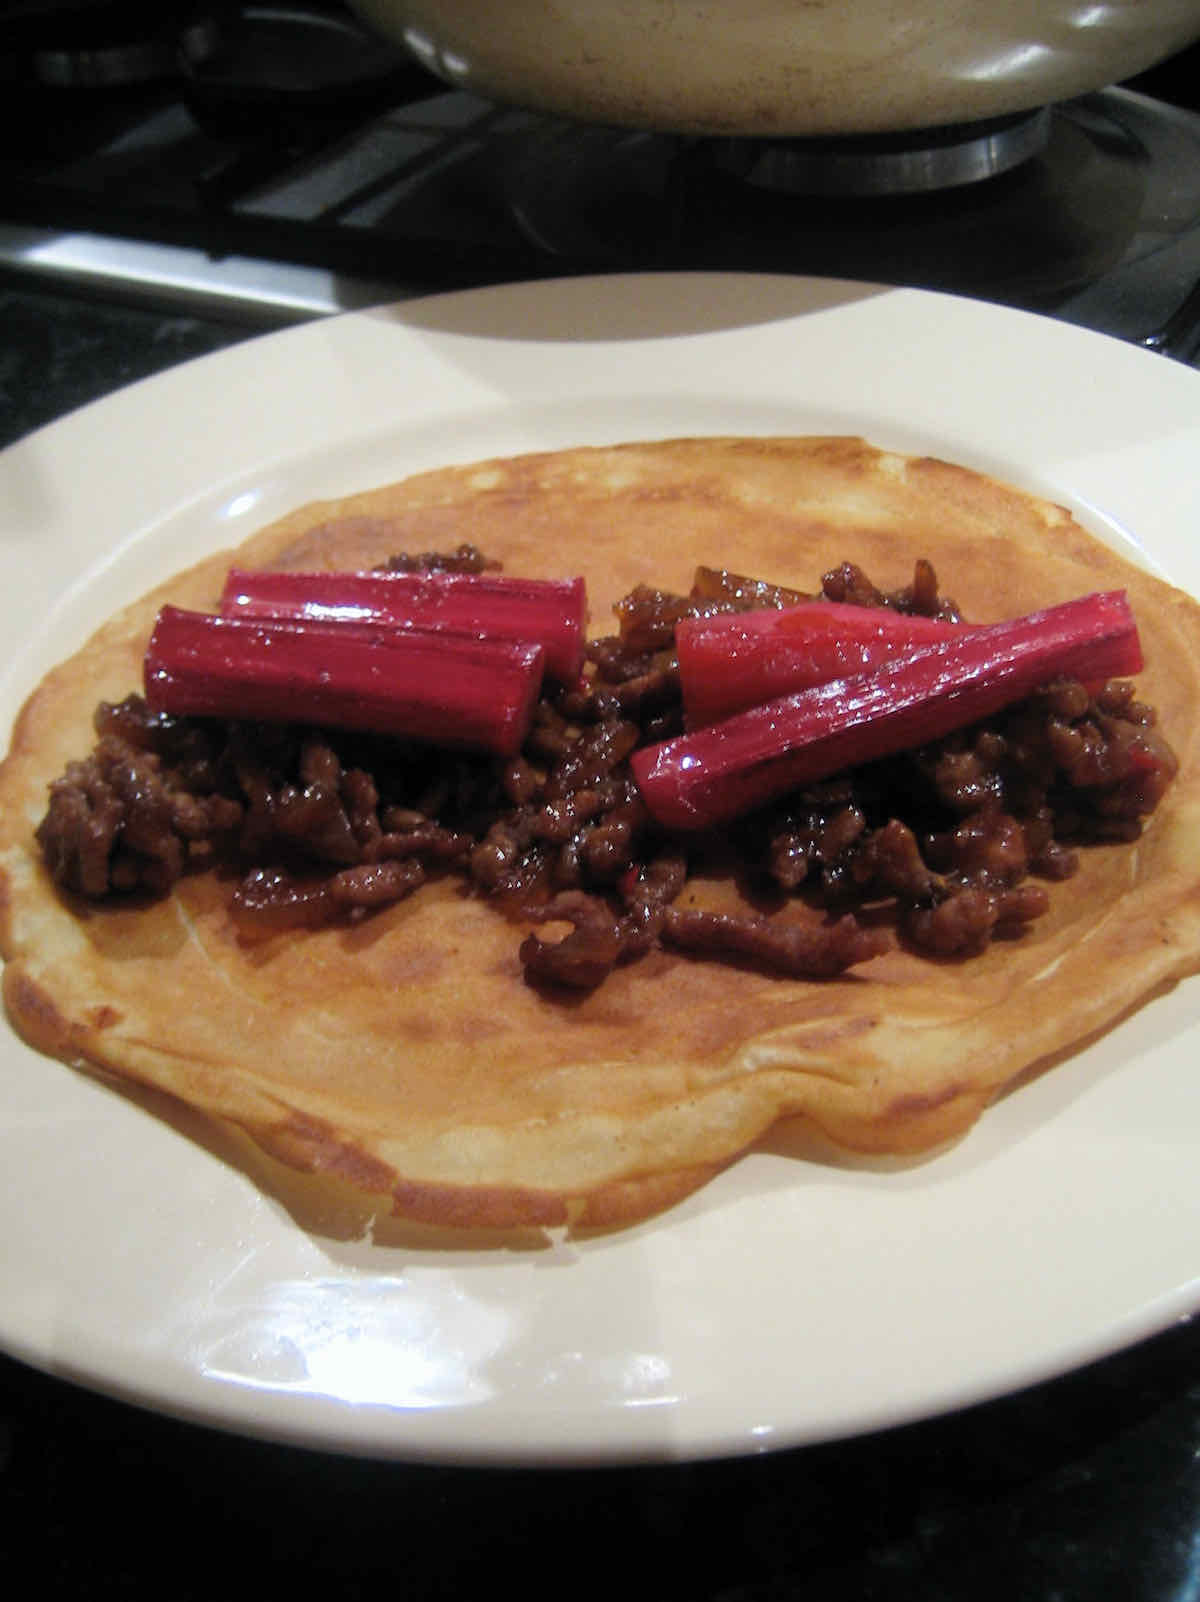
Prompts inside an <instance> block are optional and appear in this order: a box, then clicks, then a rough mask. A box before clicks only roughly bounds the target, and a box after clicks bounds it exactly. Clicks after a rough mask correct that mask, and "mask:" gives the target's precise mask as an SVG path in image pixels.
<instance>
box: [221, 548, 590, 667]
mask: <svg viewBox="0 0 1200 1602" xmlns="http://www.w3.org/2000/svg"><path fill="white" fill-rule="evenodd" d="M221 611H222V612H223V613H225V614H227V615H228V616H231V617H295V618H312V619H314V620H329V621H337V622H347V623H387V624H390V625H392V626H394V627H396V628H419V629H434V630H446V631H448V632H450V633H454V634H473V635H476V636H478V637H479V638H481V639H499V640H521V641H532V642H535V643H537V644H539V645H541V646H542V647H543V649H544V650H545V653H546V673H547V674H548V675H549V677H550V678H553V679H558V680H559V681H561V682H562V683H564V684H573V683H575V681H576V680H577V679H578V677H579V674H580V671H581V669H582V667H583V648H584V634H585V625H586V622H587V593H586V589H585V586H584V582H583V580H582V579H581V578H574V579H526V578H507V577H505V576H503V575H498V574H494V573H387V572H378V573H339V572H331V573H277V572H273V571H247V570H246V569H244V568H234V569H232V570H231V571H230V573H229V576H228V578H227V579H226V581H225V588H224V591H223V592H222V595H221Z"/></svg>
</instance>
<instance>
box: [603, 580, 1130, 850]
mask: <svg viewBox="0 0 1200 1602" xmlns="http://www.w3.org/2000/svg"><path fill="white" fill-rule="evenodd" d="M1141 666H1142V653H1141V647H1140V644H1139V641H1138V635H1137V628H1136V626H1135V624H1134V621H1133V615H1132V613H1131V611H1130V608H1129V603H1128V601H1127V599H1126V597H1125V594H1124V592H1123V591H1111V592H1107V593H1104V594H1097V595H1091V596H1085V597H1084V598H1082V599H1081V600H1077V601H1068V602H1066V603H1065V604H1064V605H1062V606H1055V607H1050V608H1048V609H1047V610H1045V611H1043V612H1037V613H1034V614H1032V615H1031V616H1029V617H1025V618H1017V619H1014V620H1013V621H1011V622H1007V623H995V624H987V625H983V626H980V627H977V628H974V629H972V630H970V631H969V632H968V631H964V630H962V629H958V628H955V629H954V630H952V631H951V632H950V633H949V634H948V636H947V638H946V639H945V640H943V641H938V642H934V643H930V644H927V645H922V646H917V647H915V648H914V649H913V650H912V651H910V652H908V653H907V654H905V655H902V656H899V657H897V658H895V659H894V660H893V661H891V662H889V663H888V664H886V665H885V666H883V667H881V668H878V669H876V670H875V671H874V672H869V673H863V674H859V675H857V676H854V677H850V678H844V679H834V680H831V681H830V682H829V683H827V684H822V685H818V686H816V687H814V688H812V689H808V690H800V691H797V692H796V693H795V694H792V695H788V696H782V697H780V698H778V699H776V700H774V701H768V702H765V703H764V704H763V705H761V706H756V707H752V708H750V709H748V710H747V711H744V712H739V713H736V714H735V715H734V716H733V717H730V718H725V719H723V720H722V721H721V722H719V723H714V724H711V725H709V726H708V727H706V728H703V729H698V730H696V731H694V732H691V733H687V734H683V735H680V736H678V737H677V738H675V739H672V740H667V741H664V742H662V743H661V744H658V745H653V746H647V747H645V748H643V749H642V750H641V751H637V752H635V753H634V755H633V757H632V758H631V762H632V767H633V773H634V777H635V779H636V780H637V782H638V785H639V786H640V788H641V792H642V796H643V798H644V800H645V803H646V806H647V808H648V809H649V811H650V813H651V814H652V816H653V817H654V818H655V819H656V820H657V821H658V822H659V823H660V824H662V825H664V826H666V827H669V828H672V829H680V830H691V829H705V828H711V827H714V826H716V825H720V824H723V823H728V822H729V821H731V820H732V819H733V818H735V817H738V816H739V815H740V814H742V813H744V812H748V811H751V810H752V809H753V808H755V807H758V806H762V805H764V804H765V803H766V802H768V801H771V800H774V799H775V798H777V797H778V796H780V795H783V794H786V792H787V791H789V790H791V789H794V788H796V787H797V786H799V785H804V784H812V783H815V782H816V781H817V780H819V779H823V778H827V777H828V776H829V775H830V774H832V773H836V772H838V771H840V770H841V769H843V768H848V767H854V766H856V765H858V764H860V763H863V762H871V761H875V760H877V759H878V758H880V757H885V756H890V755H892V754H893V753H895V752H897V751H901V750H905V749H909V748H915V747H917V746H921V745H924V744H926V743H927V742H928V741H930V740H935V739H939V738H940V737H941V736H943V735H945V734H949V733H950V732H951V730H953V729H957V728H962V727H965V726H966V725H967V724H970V723H973V722H975V721H976V720H978V719H980V718H985V717H989V716H991V715H992V714H993V713H995V712H998V711H1000V710H1001V709H1002V708H1003V707H1005V706H1008V705H1010V704H1012V703H1013V702H1015V701H1019V700H1021V699H1022V698H1023V697H1024V696H1026V695H1029V694H1030V693H1031V692H1032V691H1034V690H1036V689H1037V688H1038V687H1039V686H1040V685H1043V684H1046V683H1048V682H1049V681H1050V680H1052V679H1055V678H1058V677H1060V676H1063V675H1070V676H1072V677H1075V678H1079V679H1082V680H1084V681H1085V682H1097V681H1103V680H1104V679H1107V678H1111V677H1117V676H1124V675H1128V674H1131V673H1137V672H1138V671H1139V670H1140V668H1141Z"/></svg>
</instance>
